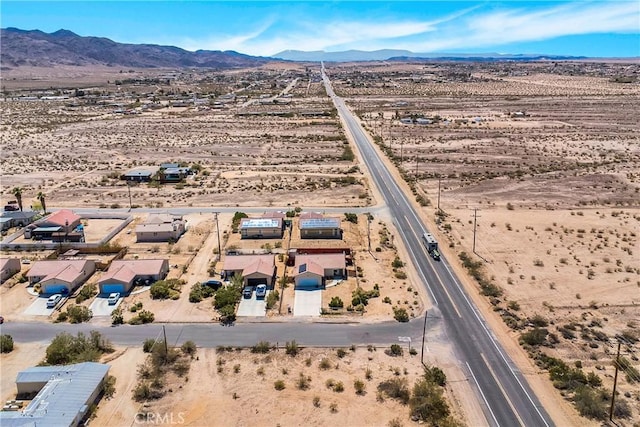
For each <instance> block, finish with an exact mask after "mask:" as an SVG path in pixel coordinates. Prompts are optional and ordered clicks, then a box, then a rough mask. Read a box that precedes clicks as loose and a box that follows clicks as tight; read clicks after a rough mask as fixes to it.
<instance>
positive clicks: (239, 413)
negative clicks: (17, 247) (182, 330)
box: [92, 347, 477, 426]
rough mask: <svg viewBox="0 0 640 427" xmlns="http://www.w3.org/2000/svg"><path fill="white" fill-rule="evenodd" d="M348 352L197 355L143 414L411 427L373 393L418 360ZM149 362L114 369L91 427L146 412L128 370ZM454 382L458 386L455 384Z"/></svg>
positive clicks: (402, 413) (206, 421)
mask: <svg viewBox="0 0 640 427" xmlns="http://www.w3.org/2000/svg"><path fill="white" fill-rule="evenodd" d="M346 350H347V355H346V356H345V357H344V358H342V359H340V358H338V357H337V354H336V350H335V349H305V350H303V351H302V352H301V354H299V355H298V356H297V357H295V358H292V357H290V356H287V355H285V354H284V350H282V349H281V350H279V351H277V352H272V353H270V354H268V355H256V354H251V353H250V352H249V351H248V350H243V351H240V352H238V351H235V350H234V351H232V352H231V353H221V354H219V353H217V352H216V351H215V350H214V349H199V350H198V358H197V360H194V361H193V362H192V365H191V371H190V372H189V374H188V377H187V378H184V379H178V380H176V381H175V382H172V383H171V384H170V385H169V387H170V388H171V389H172V390H173V392H171V393H168V394H167V395H166V396H165V397H163V398H162V399H160V400H158V401H155V402H149V403H148V406H147V407H146V408H144V410H145V411H148V412H151V413H154V414H158V416H162V417H165V416H169V417H173V418H174V420H177V419H178V418H179V417H180V418H181V419H183V420H184V424H183V425H189V426H205V425H212V424H215V425H220V426H262V425H273V424H274V423H277V424H278V425H300V423H303V424H304V425H314V426H320V425H328V424H333V423H334V422H338V421H339V422H344V423H346V424H348V425H368V426H383V425H387V423H388V422H389V421H390V420H391V419H393V418H399V419H400V420H402V423H403V424H404V425H407V424H409V423H410V421H409V417H408V415H409V414H408V408H407V407H403V406H402V405H401V404H399V403H398V402H396V401H394V400H392V399H388V398H387V399H385V400H384V402H379V401H378V400H377V399H376V394H377V393H376V387H377V384H378V383H379V382H380V381H383V380H385V379H389V378H392V377H394V376H395V374H394V373H393V371H394V370H397V371H398V373H399V375H400V376H401V377H405V378H407V379H408V380H409V383H410V384H411V383H413V381H415V379H416V378H417V377H418V376H419V375H420V373H421V365H420V361H419V356H410V355H408V352H406V351H405V355H404V356H402V357H398V358H393V357H390V356H387V355H386V354H384V349H382V348H378V349H376V350H374V351H367V348H366V347H365V348H358V349H357V350H356V351H355V353H353V352H351V351H350V350H348V349H346ZM405 350H406V348H405ZM145 356H146V355H145V354H144V353H142V351H141V350H140V349H133V348H129V349H127V350H126V351H125V352H124V354H123V355H122V356H120V357H118V358H116V359H115V360H112V361H111V362H110V364H111V374H113V375H115V376H116V378H117V383H116V388H117V391H116V394H115V396H114V397H113V399H111V400H109V401H104V402H102V403H100V406H99V409H98V412H97V418H96V419H95V420H93V421H92V424H93V425H97V426H113V425H129V423H131V422H132V421H133V417H135V416H136V413H138V412H140V411H142V409H143V407H142V405H141V404H139V403H135V402H133V401H132V400H131V399H130V395H131V389H132V387H133V386H134V384H135V382H136V380H135V376H136V373H135V370H134V369H131V366H132V365H133V364H136V363H138V364H139V363H141V362H142V361H143V360H144V357H145ZM323 358H328V359H329V360H330V362H331V368H330V369H327V370H322V369H320V368H319V366H318V364H319V362H320V360H322V359H323ZM307 360H309V363H310V365H309V366H307ZM236 365H239V372H238V373H235V372H234V366H236ZM366 369H370V370H371V371H372V378H371V380H366V379H365V371H366ZM300 373H304V375H305V376H309V377H311V382H310V388H309V389H308V390H298V389H297V387H296V380H297V379H298V377H299V375H300ZM196 378H206V380H195V379H196ZM328 379H333V380H334V381H335V382H338V381H341V382H342V383H343V384H344V388H345V390H344V392H341V393H338V392H334V391H331V390H329V389H328V388H327V387H326V385H325V383H326V381H327V380H328ZM356 379H360V380H362V381H364V382H365V385H366V394H364V395H363V396H359V395H356V394H355V392H354V388H353V382H354V381H355V380H356ZM276 380H283V381H284V382H285V386H286V388H285V389H284V390H282V391H276V390H275V389H274V381H276ZM450 380H453V381H455V379H454V378H451V379H450ZM234 395H235V396H236V397H235V398H234ZM204 396H206V398H203V397H204ZM314 397H318V398H319V401H320V405H319V407H315V406H314V404H313V399H314ZM447 397H448V398H449V399H451V398H452V394H451V389H450V388H447ZM457 397H459V398H462V399H464V398H465V397H464V396H457ZM454 402H455V401H454ZM334 403H335V404H336V405H337V412H336V413H332V412H331V411H330V405H331V404H334ZM456 407H457V405H456V403H453V405H452V410H453V411H454V413H456V414H457V417H458V419H461V413H460V412H458V411H459V410H458V409H456ZM381 414H384V415H382V416H381ZM474 425H477V424H474Z"/></svg>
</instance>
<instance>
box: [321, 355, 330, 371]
mask: <svg viewBox="0 0 640 427" xmlns="http://www.w3.org/2000/svg"><path fill="white" fill-rule="evenodd" d="M318 367H319V368H320V369H322V370H323V371H326V370H327V369H331V367H332V364H331V360H329V359H328V358H326V357H324V358H322V360H320V363H319V364H318Z"/></svg>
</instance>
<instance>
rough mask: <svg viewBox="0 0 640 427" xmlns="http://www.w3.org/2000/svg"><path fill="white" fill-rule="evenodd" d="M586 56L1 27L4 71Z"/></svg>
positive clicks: (539, 58)
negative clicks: (186, 42) (253, 50)
mask: <svg viewBox="0 0 640 427" xmlns="http://www.w3.org/2000/svg"><path fill="white" fill-rule="evenodd" d="M577 58H582V57H571V56H557V55H509V54H498V53H474V54H464V53H451V54H450V53H414V52H410V51H408V50H398V49H382V50H375V51H361V50H348V51H342V52H325V51H312V52H305V51H300V50H286V51H282V52H279V53H277V54H275V55H273V56H272V57H258V56H250V55H244V54H241V53H238V52H235V51H212V50H197V51H195V52H191V51H188V50H184V49H181V48H179V47H175V46H160V45H155V44H130V43H118V42H114V41H112V40H110V39H107V38H104V37H83V36H79V35H78V34H75V33H73V32H71V31H69V30H58V31H56V32H53V33H45V32H43V31H40V30H21V29H18V28H3V29H0V66H1V67H2V69H3V70H8V69H11V68H16V67H20V66H35V67H52V66H56V65H73V66H88V65H101V66H114V67H115V66H117V67H133V68H161V67H162V68H165V67H167V68H183V67H202V68H216V69H228V68H240V67H254V66H259V65H262V64H264V63H266V62H269V61H274V60H285V61H303V62H310V61H313V62H318V61H327V62H347V61H349V62H350V61H388V60H402V61H406V60H421V59H422V60H438V59H440V60H450V61H455V60H458V61H469V60H474V61H483V60H484V61H490V60H511V61H514V60H515V61H531V60H541V59H551V60H561V59H577Z"/></svg>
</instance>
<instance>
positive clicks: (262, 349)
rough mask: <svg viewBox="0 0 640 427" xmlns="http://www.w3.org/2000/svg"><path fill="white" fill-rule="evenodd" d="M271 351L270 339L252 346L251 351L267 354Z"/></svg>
mask: <svg viewBox="0 0 640 427" xmlns="http://www.w3.org/2000/svg"><path fill="white" fill-rule="evenodd" d="M270 351H271V344H270V343H269V341H260V342H259V343H257V344H256V345H254V346H253V347H251V353H260V354H266V353H269V352H270Z"/></svg>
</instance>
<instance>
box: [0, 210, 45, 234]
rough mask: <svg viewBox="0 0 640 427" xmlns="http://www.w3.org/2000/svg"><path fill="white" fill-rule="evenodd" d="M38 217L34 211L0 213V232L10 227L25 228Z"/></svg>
mask: <svg viewBox="0 0 640 427" xmlns="http://www.w3.org/2000/svg"><path fill="white" fill-rule="evenodd" d="M37 215H38V213H37V212H35V211H3V212H2V213H0V224H1V226H2V230H7V229H9V228H11V227H25V226H27V225H29V224H31V223H32V222H33V220H34V219H35V218H36V216H37Z"/></svg>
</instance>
